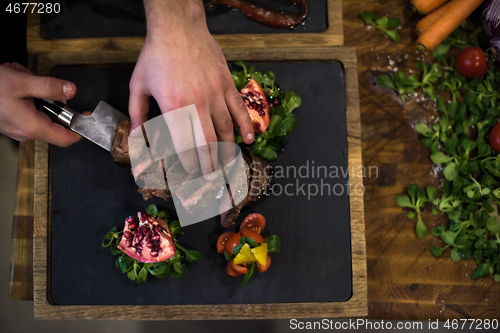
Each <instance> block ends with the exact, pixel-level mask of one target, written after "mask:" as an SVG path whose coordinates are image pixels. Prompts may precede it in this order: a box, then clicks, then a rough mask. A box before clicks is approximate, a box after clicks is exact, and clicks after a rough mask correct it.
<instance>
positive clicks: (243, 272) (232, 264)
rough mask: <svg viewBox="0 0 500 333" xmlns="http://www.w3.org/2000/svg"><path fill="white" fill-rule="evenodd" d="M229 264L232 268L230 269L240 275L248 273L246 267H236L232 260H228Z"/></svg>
mask: <svg viewBox="0 0 500 333" xmlns="http://www.w3.org/2000/svg"><path fill="white" fill-rule="evenodd" d="M229 264H231V267H232V268H233V269H234V270H235V271H236V272H238V273H240V274H241V275H243V274H246V273H248V268H247V267H245V266H241V265H236V264H235V263H234V260H233V259H231V260H229Z"/></svg>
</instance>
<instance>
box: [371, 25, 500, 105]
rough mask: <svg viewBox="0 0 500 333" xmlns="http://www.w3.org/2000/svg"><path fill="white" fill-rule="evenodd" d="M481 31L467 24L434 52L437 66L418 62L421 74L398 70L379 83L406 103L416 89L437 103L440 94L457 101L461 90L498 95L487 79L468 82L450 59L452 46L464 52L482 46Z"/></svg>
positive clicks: (385, 76) (378, 78)
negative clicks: (446, 94) (448, 94)
mask: <svg viewBox="0 0 500 333" xmlns="http://www.w3.org/2000/svg"><path fill="white" fill-rule="evenodd" d="M480 32H481V27H477V26H476V25H474V24H472V23H470V22H469V21H464V22H463V23H462V24H461V25H460V27H459V28H457V29H456V30H455V31H454V32H453V33H452V34H451V35H450V36H449V37H448V38H447V39H446V40H445V41H444V42H443V43H442V44H441V45H439V46H438V47H437V48H435V49H434V50H433V51H432V55H433V57H434V59H435V60H436V62H435V63H433V64H427V63H425V62H423V61H418V62H417V63H416V64H415V69H417V70H418V71H419V74H415V73H413V74H410V75H406V74H405V73H404V72H402V71H398V72H395V73H393V74H392V75H378V76H377V84H378V85H379V86H380V87H382V88H390V89H392V90H394V91H396V92H397V93H398V95H399V98H400V99H401V100H402V101H403V102H406V101H408V100H409V95H410V94H413V93H414V92H415V90H416V89H417V88H421V89H422V91H423V92H424V93H425V95H426V96H427V97H428V98H429V99H431V100H436V98H437V92H439V91H449V92H450V93H451V94H452V96H453V97H454V99H456V98H458V97H460V91H473V92H476V93H477V94H482V95H488V93H490V94H496V95H499V94H498V93H494V89H492V88H493V87H492V86H491V83H490V82H489V81H488V80H487V81H488V82H487V83H486V82H482V80H483V78H480V79H475V80H472V81H468V80H466V79H465V78H464V77H463V76H461V75H460V74H458V72H457V71H456V70H455V67H454V63H455V58H450V57H448V52H449V50H450V48H451V47H457V48H460V49H464V48H467V47H471V46H476V47H477V46H479V45H480V42H479V39H480V34H479V33H480ZM492 73H493V70H491V71H489V72H488V76H490V75H492ZM493 75H495V74H493ZM438 83H439V84H438ZM497 98H498V96H497ZM497 98H496V99H495V100H494V101H496V100H497Z"/></svg>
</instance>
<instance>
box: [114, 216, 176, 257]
mask: <svg viewBox="0 0 500 333" xmlns="http://www.w3.org/2000/svg"><path fill="white" fill-rule="evenodd" d="M137 216H138V218H139V220H137V218H136V217H135V216H129V217H127V219H126V220H125V227H124V228H123V236H122V239H121V240H120V243H119V244H118V248H119V249H120V250H122V251H123V252H124V253H125V254H126V255H128V256H129V257H131V258H132V259H135V260H137V261H140V262H146V263H150V262H160V261H165V260H168V259H170V258H171V257H172V256H173V255H174V254H175V241H174V239H173V237H172V234H171V233H170V230H168V227H167V224H166V223H165V221H164V220H163V219H155V218H154V217H152V216H149V215H147V214H144V213H141V212H138V213H137Z"/></svg>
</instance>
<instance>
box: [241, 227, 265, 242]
mask: <svg viewBox="0 0 500 333" xmlns="http://www.w3.org/2000/svg"><path fill="white" fill-rule="evenodd" d="M240 234H241V235H242V236H245V237H246V238H253V240H254V241H256V242H257V243H259V244H260V243H262V242H263V241H264V238H262V236H261V235H260V234H258V233H257V232H255V231H253V230H248V229H244V230H241V231H240ZM236 245H238V244H236ZM236 245H235V246H236Z"/></svg>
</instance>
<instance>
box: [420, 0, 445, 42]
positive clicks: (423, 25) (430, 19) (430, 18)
mask: <svg viewBox="0 0 500 333" xmlns="http://www.w3.org/2000/svg"><path fill="white" fill-rule="evenodd" d="M452 4H453V1H452V2H448V3H447V4H446V5H443V6H441V7H439V8H438V9H436V10H435V11H433V12H432V13H430V14H429V15H427V16H426V17H424V18H423V19H421V20H420V21H419V22H418V24H417V26H416V27H415V30H416V31H417V35H420V34H422V32H424V31H425V30H427V29H428V28H429V27H430V26H431V25H432V23H434V22H436V20H437V19H438V18H439V17H440V16H441V15H443V13H444V12H445V11H447V10H448V9H449V8H450V7H451V5H452Z"/></svg>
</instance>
